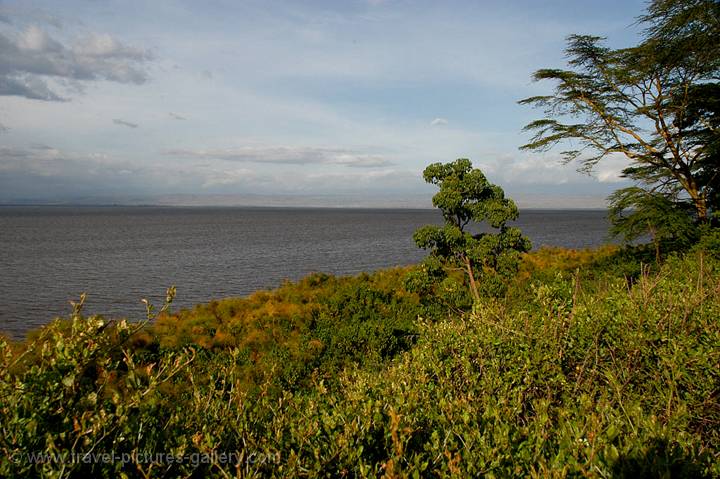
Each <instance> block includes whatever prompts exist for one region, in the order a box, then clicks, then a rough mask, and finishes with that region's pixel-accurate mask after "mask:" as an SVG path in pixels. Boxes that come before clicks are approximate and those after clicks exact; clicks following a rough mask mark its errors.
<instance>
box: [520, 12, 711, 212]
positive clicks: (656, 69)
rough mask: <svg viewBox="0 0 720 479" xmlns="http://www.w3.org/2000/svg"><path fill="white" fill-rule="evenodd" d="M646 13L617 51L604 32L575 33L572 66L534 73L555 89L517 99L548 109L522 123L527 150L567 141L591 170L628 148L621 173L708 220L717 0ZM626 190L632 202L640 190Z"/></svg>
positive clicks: (567, 152) (569, 153)
mask: <svg viewBox="0 0 720 479" xmlns="http://www.w3.org/2000/svg"><path fill="white" fill-rule="evenodd" d="M640 21H641V22H642V23H643V24H644V25H645V26H646V27H647V28H646V30H645V36H644V39H643V41H642V42H641V43H639V44H638V45H636V46H634V47H630V48H623V49H611V48H608V47H606V46H604V44H603V40H604V39H603V38H601V37H596V36H589V35H572V36H570V37H569V38H568V46H567V49H566V53H567V56H568V57H569V62H568V66H569V68H568V69H542V70H538V71H537V72H535V74H534V79H535V80H551V81H554V82H555V90H554V92H553V93H552V94H550V95H543V96H534V97H530V98H526V99H524V100H521V101H520V103H521V104H527V105H532V106H534V107H536V108H540V109H542V110H543V111H544V113H545V118H541V119H538V120H536V121H533V122H531V123H530V124H528V125H527V126H525V128H524V129H525V130H526V131H530V132H532V133H533V136H532V138H531V140H530V142H529V143H527V144H526V145H523V146H522V147H521V148H522V149H527V150H535V151H546V150H549V149H551V148H554V147H555V146H557V145H565V146H567V148H565V149H564V150H563V151H562V155H563V158H564V160H565V161H566V162H571V161H573V160H578V161H579V162H580V169H581V170H583V171H587V172H590V171H592V170H593V167H594V166H595V165H596V164H597V163H598V162H600V161H602V160H604V159H606V158H608V157H610V156H612V155H624V156H625V157H626V158H628V159H629V160H630V166H629V167H628V168H626V169H625V170H624V171H623V175H624V176H625V177H627V178H629V179H631V180H633V181H634V182H635V185H636V186H635V187H639V188H642V189H644V190H646V191H648V192H649V193H651V194H655V193H658V194H661V195H663V196H664V197H665V198H666V199H668V200H669V201H673V202H686V203H688V204H689V205H691V207H692V211H693V215H694V217H695V218H696V219H697V220H699V221H700V222H701V223H703V222H707V221H708V218H709V217H710V213H712V211H713V210H717V209H718V204H717V203H718V195H717V191H718V186H719V183H720V159H719V156H718V153H719V152H720V148H719V146H718V145H719V144H720V128H719V126H720V115H719V113H720V111H719V110H720V109H719V108H718V106H719V104H720V100H718V93H720V83H718V80H720V2H717V1H714V0H654V1H653V2H652V3H651V4H650V5H649V7H648V12H647V14H646V15H645V16H644V17H642V18H641V19H640ZM627 193H628V195H627V196H625V197H624V196H623V195H622V194H620V195H616V196H615V198H619V199H622V201H623V202H624V203H625V204H627V203H628V200H629V199H631V198H633V197H637V195H636V191H634V190H628V192H627ZM631 206H632V207H633V208H639V207H641V206H642V205H641V204H634V205H631Z"/></svg>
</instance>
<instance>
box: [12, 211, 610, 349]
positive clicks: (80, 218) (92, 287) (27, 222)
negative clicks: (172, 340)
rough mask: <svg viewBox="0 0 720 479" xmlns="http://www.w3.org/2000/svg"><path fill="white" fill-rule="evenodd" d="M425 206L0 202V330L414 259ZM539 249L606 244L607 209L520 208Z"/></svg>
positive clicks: (433, 218)
mask: <svg viewBox="0 0 720 479" xmlns="http://www.w3.org/2000/svg"><path fill="white" fill-rule="evenodd" d="M440 222H441V217H440V215H439V213H438V212H437V211H436V210H400V209H374V210H366V209H301V208H297V209H293V208H161V207H53V206H42V207H25V206H22V207H20V206H18V207H13V206H8V207H0V331H3V332H5V333H8V334H10V335H11V336H13V337H19V336H21V335H23V334H24V333H25V332H27V330H29V329H32V328H35V327H38V326H41V325H43V324H46V323H47V322H49V321H50V320H51V319H52V318H54V317H56V316H59V315H66V314H68V313H69V311H70V307H69V305H68V301H70V300H75V299H77V298H78V296H79V295H80V293H82V292H87V294H88V297H87V301H86V305H87V306H86V312H87V313H102V314H105V315H107V316H110V317H115V316H125V317H129V318H132V319H141V318H143V316H144V306H143V305H142V303H141V302H140V299H141V298H149V299H151V300H152V301H154V302H155V304H158V305H159V304H161V302H162V298H163V297H164V292H165V289H166V288H167V287H168V286H171V285H176V286H177V299H176V302H175V304H174V307H176V308H177V307H187V306H192V305H193V304H196V303H199V302H207V301H209V300H211V299H213V298H223V297H227V296H242V295H246V294H249V293H251V292H253V291H256V290H258V289H263V288H273V287H276V286H278V285H279V284H281V282H282V281H283V280H285V279H290V280H297V279H299V278H301V277H303V276H305V275H307V274H308V273H311V272H314V271H322V272H326V273H331V274H338V275H348V274H355V273H359V272H362V271H373V270H377V269H379V268H385V267H389V266H396V265H407V264H411V263H415V262H418V261H419V260H421V259H422V258H423V257H424V256H425V253H424V252H423V251H422V250H419V249H418V248H417V247H416V246H415V245H414V243H413V241H412V233H413V231H415V229H417V228H418V227H420V226H422V225H424V224H428V223H440ZM516 225H517V226H519V227H520V228H522V230H523V232H524V233H525V234H526V235H527V236H529V237H530V239H531V240H532V242H533V246H534V247H539V246H541V245H553V246H565V247H570V248H585V247H591V246H599V245H601V244H604V243H606V242H607V232H608V223H607V219H606V212H605V211H600V210H527V211H523V212H522V213H521V215H520V219H519V220H518V221H517V223H516Z"/></svg>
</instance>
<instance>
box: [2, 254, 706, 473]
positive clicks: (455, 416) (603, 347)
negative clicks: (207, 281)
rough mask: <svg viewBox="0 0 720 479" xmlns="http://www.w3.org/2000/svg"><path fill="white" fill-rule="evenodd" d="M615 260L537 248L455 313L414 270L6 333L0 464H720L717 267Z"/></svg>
mask: <svg viewBox="0 0 720 479" xmlns="http://www.w3.org/2000/svg"><path fill="white" fill-rule="evenodd" d="M616 254H617V253H615V252H613V251H612V250H610V249H608V250H605V251H602V252H598V251H591V252H568V251H564V250H540V251H538V252H536V253H531V254H529V255H526V257H525V259H524V262H523V265H522V267H521V273H520V274H519V275H518V277H517V280H516V282H515V283H514V284H513V285H512V287H511V288H510V293H509V295H508V296H507V297H506V298H501V299H497V298H495V299H493V298H486V299H483V300H482V302H480V303H478V304H476V306H475V307H474V308H473V310H472V311H471V312H467V313H465V314H461V313H457V312H452V313H451V317H447V316H446V317H428V316H427V315H426V314H424V312H423V310H422V309H419V308H422V301H421V298H419V297H418V296H417V295H414V294H410V293H407V292H406V291H404V290H403V286H402V284H403V281H402V277H403V273H404V272H403V271H399V270H394V271H387V272H380V273H377V274H373V275H362V276H359V277H356V278H330V277H325V276H318V275H314V276H310V277H308V278H306V279H305V280H303V281H301V282H299V283H298V284H295V285H293V284H286V285H284V286H283V287H281V288H280V289H278V290H276V291H272V292H265V293H258V294H257V295H254V296H251V297H249V298H247V299H239V300H238V299H230V300H224V301H218V302H216V303H214V304H210V305H204V306H199V307H197V308H195V309H194V310H191V311H182V312H180V313H177V314H174V315H168V316H164V317H161V319H159V320H157V321H156V322H155V323H153V324H152V325H150V326H149V327H144V328H142V329H138V328H137V327H136V325H132V324H128V323H126V322H122V321H120V322H107V321H104V320H102V319H101V318H97V317H91V318H83V317H82V316H81V315H80V314H79V313H78V314H76V317H75V318H74V319H72V321H71V325H70V327H68V325H67V322H66V323H61V322H59V323H55V324H53V325H50V326H48V327H47V328H45V329H44V330H43V331H41V332H40V333H39V334H38V335H37V336H36V337H35V339H33V340H30V341H28V342H26V343H25V344H22V345H15V346H14V347H13V346H12V345H10V344H8V343H7V342H3V343H2V346H0V348H2V361H3V362H2V367H0V374H2V378H1V379H0V388H1V390H0V395H2V397H3V401H2V403H0V404H1V405H0V422H1V423H2V428H3V436H2V439H0V449H1V450H2V455H3V458H2V459H1V462H0V474H1V475H3V476H25V475H45V476H47V477H68V476H72V477H75V476H82V475H84V474H92V475H94V476H117V475H118V474H121V473H122V474H127V475H128V476H132V477H135V476H138V477H159V476H179V475H195V476H197V477H201V476H217V477H226V476H228V475H229V476H235V475H238V474H240V475H242V474H247V475H262V476H277V477H318V476H326V477H336V476H343V475H350V476H360V477H378V476H383V475H384V476H387V477H419V476H423V477H427V476H434V477H469V476H477V475H485V476H488V477H492V476H495V477H508V476H515V477H521V476H536V477H547V476H556V477H567V476H590V477H609V476H623V475H624V476H630V475H633V476H635V475H653V476H655V475H663V474H672V476H673V477H675V476H680V477H683V476H684V477H719V476H720V442H719V440H720V437H719V434H718V431H720V405H719V402H718V394H719V391H720V373H719V372H718V371H720V328H718V322H717V321H718V319H717V318H718V317H720V262H719V261H718V259H717V258H714V257H713V256H712V255H710V254H708V253H707V252H703V251H696V252H692V253H688V254H687V255H686V256H684V257H681V256H674V257H672V258H670V259H669V260H668V261H667V262H666V263H665V264H664V265H662V267H659V268H657V269H656V270H654V271H650V269H649V268H648V267H647V266H640V265H638V271H639V273H638V274H637V275H636V277H634V278H629V277H628V276H627V275H625V274H624V273H622V272H619V271H618V270H617V269H615V268H614V267H613V266H612V264H613V258H614V257H615V255H616ZM608 265H610V266H608ZM464 292H465V294H466V295H469V294H470V293H469V291H468V290H467V289H465V290H464ZM331 298H333V299H331ZM408 311H412V313H410V312H408ZM405 314H407V316H404V315H405ZM415 314H417V315H418V316H417V319H413V320H410V319H408V320H407V322H406V321H405V319H403V318H406V317H407V318H409V317H410V315H415ZM321 318H325V319H321ZM288 322H289V323H288ZM403 325H404V326H403ZM234 328H235V329H234ZM364 328H366V333H363V332H362V331H363V330H364ZM398 330H399V331H402V333H401V334H395V333H394V332H395V331H398ZM218 332H220V333H222V334H221V336H220V337H222V335H224V334H227V335H233V339H232V340H223V341H216V340H215V338H216V337H217V335H218ZM383 332H385V333H383ZM248 338H255V339H248ZM398 338H404V339H402V340H399V339H398ZM311 342H316V343H315V346H311V345H310V343H311ZM311 347H312V348H314V349H310V348H311ZM278 348H279V349H278ZM356 348H360V349H356ZM363 348H364V349H363ZM280 350H282V351H285V353H282V354H281V353H279V352H277V351H280ZM308 351H310V352H309V353H308ZM252 356H254V359H253V360H252V361H251V362H249V358H250V357H252ZM254 368H257V369H259V370H261V371H263V372H262V373H260V374H253V373H252V370H253V369H254ZM298 371H299V372H298ZM276 372H277V373H278V374H275V373H276ZM291 372H292V373H291ZM108 451H112V452H113V453H114V454H115V455H116V456H117V457H118V458H122V457H125V458H128V460H127V461H126V462H123V461H120V460H115V461H109V462H107V463H106V462H102V461H101V460H98V457H97V456H92V454H97V453H106V452H108ZM158 452H163V453H167V454H172V455H173V458H174V461H173V462H172V463H168V462H167V458H163V459H164V460H158V458H157V457H155V459H156V463H155V464H151V463H149V461H144V460H143V459H148V456H147V454H148V453H158ZM30 453H33V454H35V453H44V454H56V455H57V456H34V457H30V456H28V454H30ZM223 453H225V454H235V455H234V456H229V458H230V459H231V461H230V462H231V463H224V462H223V460H222V458H223V457H225V456H222V454H223ZM73 454H75V456H73ZM133 454H134V456H133ZM213 454H214V456H213ZM123 455H124V456H123ZM38 457H40V459H42V461H39V460H38ZM61 457H64V458H65V460H64V461H63V460H60V458H61ZM73 457H74V458H75V459H76V460H74V461H73V460H72V459H73ZM132 457H134V458H135V460H131V459H130V458H132ZM78 458H88V459H87V463H84V462H83V461H81V460H78ZM180 458H184V460H181V459H180ZM213 458H214V459H213ZM226 458H227V457H226ZM179 460H180V462H178V461H179ZM203 460H204V461H205V462H203Z"/></svg>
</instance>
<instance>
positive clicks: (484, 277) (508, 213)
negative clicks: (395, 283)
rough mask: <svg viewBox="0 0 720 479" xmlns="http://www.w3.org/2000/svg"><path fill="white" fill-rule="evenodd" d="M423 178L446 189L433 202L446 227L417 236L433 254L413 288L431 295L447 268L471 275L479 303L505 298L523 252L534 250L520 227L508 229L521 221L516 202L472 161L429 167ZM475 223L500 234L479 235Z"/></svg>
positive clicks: (424, 230)
mask: <svg viewBox="0 0 720 479" xmlns="http://www.w3.org/2000/svg"><path fill="white" fill-rule="evenodd" d="M423 177H424V178H425V181H426V182H428V183H431V184H433V185H436V186H438V187H439V189H440V191H439V192H438V193H437V194H435V196H433V200H432V201H433V205H434V206H436V207H437V208H439V209H440V211H441V212H442V215H443V218H444V219H445V225H444V226H442V227H440V226H434V225H427V226H423V227H422V228H420V229H418V230H417V231H416V232H415V234H414V235H413V239H414V240H415V243H416V244H417V245H418V246H419V247H420V248H423V249H428V250H430V258H429V259H428V260H427V261H426V262H425V263H424V265H423V268H422V269H421V270H420V271H418V272H415V273H414V275H413V276H412V277H411V278H409V280H408V283H407V284H408V285H409V286H411V287H416V288H419V290H424V291H427V290H428V289H429V288H428V285H430V284H432V283H433V282H438V280H442V279H443V278H444V277H445V276H446V269H447V268H459V269H461V270H463V271H465V273H466V274H467V277H468V280H469V283H470V284H469V286H470V291H471V292H472V294H473V297H474V299H475V300H476V301H478V300H479V299H480V292H482V293H484V294H486V295H491V296H500V295H502V294H503V293H504V281H505V280H506V279H508V278H509V277H511V276H512V275H513V274H514V273H515V272H516V271H517V268H518V264H519V261H520V254H521V253H523V252H525V251H528V250H529V249H530V241H529V240H528V239H527V238H526V237H524V236H522V234H521V233H520V230H519V229H517V228H514V227H508V226H506V225H505V223H506V222H508V221H512V220H515V219H517V217H518V214H519V213H518V209H517V207H516V206H515V203H514V202H513V201H512V200H511V199H509V198H505V194H504V192H503V190H502V188H500V187H499V186H497V185H493V184H492V183H490V182H489V181H488V180H487V178H486V177H485V175H484V174H483V173H482V171H480V170H479V169H477V168H473V167H472V163H471V162H470V160H468V159H464V158H461V159H458V160H456V161H454V162H452V163H447V164H442V163H434V164H432V165H430V166H428V167H427V168H425V171H424V172H423ZM471 222H474V223H482V222H486V223H487V224H488V225H489V226H490V227H492V228H495V229H498V230H499V231H498V233H496V234H491V233H476V234H473V233H471V232H470V231H468V230H467V228H468V226H469V225H470V224H471ZM423 274H424V275H425V277H424V278H423V277H422V275H423Z"/></svg>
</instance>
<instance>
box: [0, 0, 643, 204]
mask: <svg viewBox="0 0 720 479" xmlns="http://www.w3.org/2000/svg"><path fill="white" fill-rule="evenodd" d="M644 6H645V3H644V2H643V1H638V0H607V1H596V0H594V1H590V0H572V1H571V0H547V1H543V2H537V1H531V0H518V1H512V0H506V1H494V0H492V1H481V0H476V1H453V0H447V1H434V2H431V1H421V0H419V1H411V0H347V1H344V0H335V1H272V0H258V1H244V0H237V1H236V0H208V1H202V2H199V1H195V0H153V1H135V0H122V1H119V0H118V1H114V0H107V1H104V0H63V1H61V2H60V1H56V0H52V1H33V0H22V1H10V0H7V1H3V0H0V203H5V204H7V203H27V202H30V203H72V202H78V203H124V204H137V203H141V204H151V203H152V204H221V205H222V204H252V205H267V206H278V205H290V206H370V207H376V206H388V207H395V206H405V207H426V206H429V205H430V198H431V196H432V194H433V192H434V189H433V187H432V186H431V185H426V184H425V183H424V182H423V179H422V170H423V168H424V167H425V166H427V165H428V164H430V163H434V162H449V161H452V160H454V159H456V158H470V159H471V160H472V161H473V164H474V165H475V166H476V167H479V168H481V169H482V171H483V172H484V173H485V174H486V175H487V177H488V178H489V179H490V180H491V181H492V182H494V183H497V184H499V185H500V186H502V187H503V188H504V190H505V192H506V194H507V195H508V196H510V197H512V198H513V199H515V200H516V202H517V203H518V204H519V206H520V207H522V208H530V207H536V208H571V207H603V206H604V205H605V198H606V197H607V196H608V194H610V193H611V192H612V191H613V190H615V189H617V188H619V187H622V186H624V185H625V183H624V180H622V179H621V178H620V177H619V172H620V171H621V170H622V168H623V167H624V166H625V162H624V161H623V160H622V159H621V158H611V159H608V160H607V161H603V162H602V163H601V164H599V165H598V168H597V169H596V170H595V172H594V173H593V175H592V176H588V175H586V174H581V173H578V172H577V171H576V167H577V165H563V164H562V163H561V162H560V155H559V152H557V151H550V152H546V153H534V152H524V151H520V150H519V149H518V147H519V146H520V145H522V144H524V143H526V142H527V141H528V139H529V137H528V135H527V134H526V133H523V132H522V127H523V126H524V125H525V124H527V123H529V122H530V121H532V120H533V119H537V118H540V117H541V116H542V112H540V111H536V110H533V109H532V108H530V107H528V106H521V105H518V104H517V101H518V100H520V99H522V98H526V97H528V96H532V95H536V94H543V93H549V92H550V91H551V89H552V85H551V84H545V83H534V82H533V81H532V80H531V75H532V72H533V71H535V70H537V69H539V68H546V67H564V66H565V57H564V54H563V49H564V46H565V38H566V37H567V35H570V34H573V33H582V34H595V35H601V36H605V37H607V38H608V44H609V45H610V46H614V47H621V46H628V45H631V44H633V43H634V42H636V41H637V39H638V34H639V30H640V28H639V27H638V26H637V25H636V24H635V19H636V17H637V16H638V15H640V14H641V13H642V12H643V9H644Z"/></svg>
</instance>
